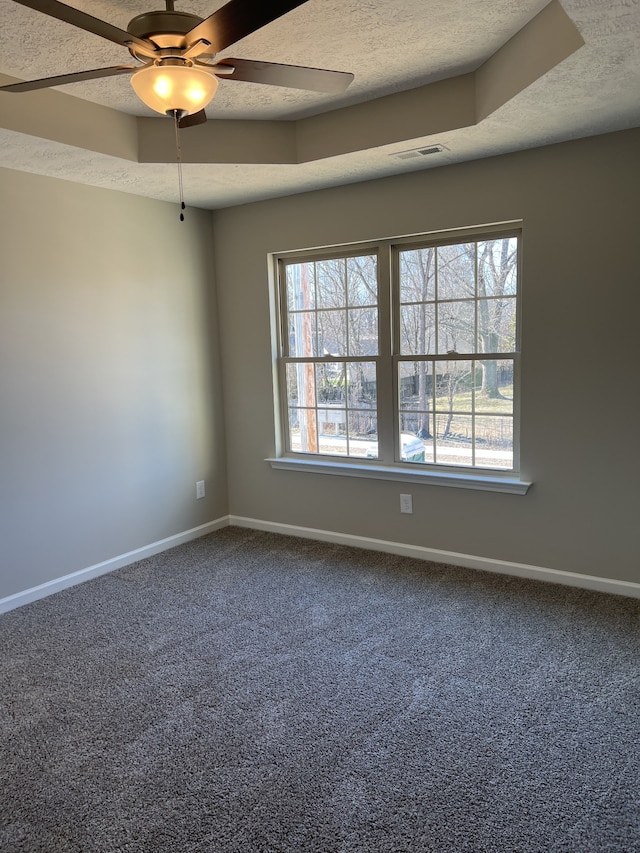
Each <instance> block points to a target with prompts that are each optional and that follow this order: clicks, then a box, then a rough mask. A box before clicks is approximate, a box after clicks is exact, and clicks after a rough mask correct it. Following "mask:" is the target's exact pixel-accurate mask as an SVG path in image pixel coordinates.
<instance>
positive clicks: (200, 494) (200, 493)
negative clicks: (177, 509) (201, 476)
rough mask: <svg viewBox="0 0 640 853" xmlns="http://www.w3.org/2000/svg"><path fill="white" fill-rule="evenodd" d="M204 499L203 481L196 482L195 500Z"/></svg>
mask: <svg viewBox="0 0 640 853" xmlns="http://www.w3.org/2000/svg"><path fill="white" fill-rule="evenodd" d="M203 497H204V480H198V482H197V483H196V498H198V499H200V498H203Z"/></svg>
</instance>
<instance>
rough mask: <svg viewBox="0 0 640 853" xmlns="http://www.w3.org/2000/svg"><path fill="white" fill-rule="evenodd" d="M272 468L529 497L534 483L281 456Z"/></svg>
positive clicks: (495, 475) (496, 476)
mask: <svg viewBox="0 0 640 853" xmlns="http://www.w3.org/2000/svg"><path fill="white" fill-rule="evenodd" d="M265 462H268V463H269V464H270V465H271V467H272V468H280V469H282V470H285V471H301V472H305V473H312V474H335V475H338V476H340V477H363V478H365V479H372V480H395V481H396V482H400V483H421V484H422V485H425V486H449V487H453V488H455V489H477V490H480V491H484V492H506V493H507V494H511V495H525V494H526V493H527V490H528V489H529V486H530V485H531V483H530V482H527V481H526V480H521V479H520V478H519V477H517V476H505V475H502V474H500V473H496V472H487V473H483V474H480V473H477V472H473V473H468V472H465V473H459V474H458V473H451V472H448V471H434V470H433V469H429V470H428V471H420V470H417V469H415V468H404V467H400V466H393V465H375V464H374V465H361V464H358V463H357V462H343V461H342V460H341V461H339V462H334V461H330V460H326V459H298V458H294V457H292V456H280V457H276V458H269V459H265Z"/></svg>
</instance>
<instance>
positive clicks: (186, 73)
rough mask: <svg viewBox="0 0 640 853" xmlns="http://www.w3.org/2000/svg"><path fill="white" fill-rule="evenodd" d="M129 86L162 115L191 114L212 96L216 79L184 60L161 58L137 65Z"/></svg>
mask: <svg viewBox="0 0 640 853" xmlns="http://www.w3.org/2000/svg"><path fill="white" fill-rule="evenodd" d="M131 85H132V86H133V89H134V91H135V93H136V95H137V96H138V97H139V98H140V100H141V101H142V102H143V104H146V105H147V106H148V107H149V109H152V110H154V111H155V112H157V113H161V114H162V115H167V114H169V115H173V114H174V113H175V112H176V111H178V112H179V113H181V114H182V115H191V114H192V113H197V112H199V111H200V110H202V109H204V108H205V107H206V105H207V104H208V103H209V102H210V101H211V100H212V99H213V96H214V95H215V93H216V91H217V89H218V80H217V78H216V77H215V75H213V74H211V73H210V72H208V71H205V70H204V69H203V68H198V67H197V66H195V65H192V64H189V63H187V62H185V61H184V60H179V59H170V60H163V61H161V62H159V63H154V64H153V65H147V66H145V67H144V68H140V69H139V70H138V71H136V72H135V74H134V75H133V76H132V77H131Z"/></svg>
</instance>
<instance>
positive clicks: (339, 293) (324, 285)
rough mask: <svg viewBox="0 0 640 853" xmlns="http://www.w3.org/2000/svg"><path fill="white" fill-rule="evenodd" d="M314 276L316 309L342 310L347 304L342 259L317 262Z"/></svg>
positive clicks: (343, 262) (344, 270)
mask: <svg viewBox="0 0 640 853" xmlns="http://www.w3.org/2000/svg"><path fill="white" fill-rule="evenodd" d="M316 276H317V298H318V308H344V307H345V306H346V304H347V290H346V269H345V261H344V259H343V258H336V259H334V260H329V261H318V263H317V264H316Z"/></svg>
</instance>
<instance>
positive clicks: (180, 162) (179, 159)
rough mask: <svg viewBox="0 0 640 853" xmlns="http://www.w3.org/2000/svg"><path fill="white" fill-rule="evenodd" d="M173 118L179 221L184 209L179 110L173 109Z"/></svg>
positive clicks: (182, 217)
mask: <svg viewBox="0 0 640 853" xmlns="http://www.w3.org/2000/svg"><path fill="white" fill-rule="evenodd" d="M173 118H174V121H175V128H176V156H177V159H178V191H179V193H180V222H184V213H183V211H184V209H185V207H186V205H185V203H184V186H183V183H182V152H181V150H180V125H179V122H180V112H179V111H178V110H174V113H173Z"/></svg>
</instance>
